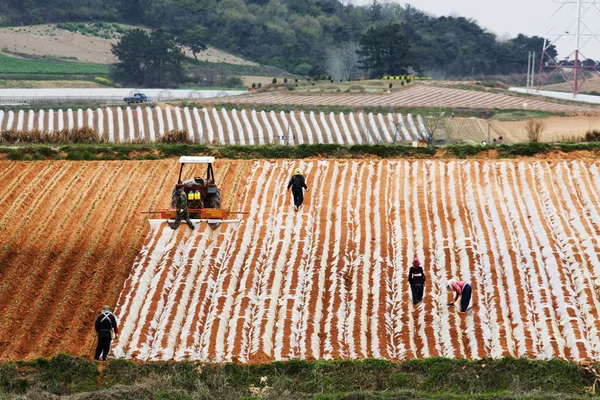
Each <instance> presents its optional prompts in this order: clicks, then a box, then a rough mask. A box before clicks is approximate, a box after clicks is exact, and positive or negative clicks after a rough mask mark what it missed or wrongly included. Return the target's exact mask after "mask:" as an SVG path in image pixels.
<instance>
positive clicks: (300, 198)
mask: <svg viewBox="0 0 600 400" xmlns="http://www.w3.org/2000/svg"><path fill="white" fill-rule="evenodd" d="M292 194H293V195H294V205H295V206H296V207H300V206H301V205H302V203H303V202H304V193H303V192H302V189H300V190H295V189H292Z"/></svg>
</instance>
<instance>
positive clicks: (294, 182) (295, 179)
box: [287, 168, 308, 211]
mask: <svg viewBox="0 0 600 400" xmlns="http://www.w3.org/2000/svg"><path fill="white" fill-rule="evenodd" d="M290 188H292V194H293V195H294V209H295V210H296V211H298V209H300V207H302V203H303V202H304V193H303V192H302V190H303V189H306V190H308V187H307V186H306V181H305V180H304V176H303V175H302V171H300V168H296V171H294V175H292V179H290V183H288V187H287V190H290Z"/></svg>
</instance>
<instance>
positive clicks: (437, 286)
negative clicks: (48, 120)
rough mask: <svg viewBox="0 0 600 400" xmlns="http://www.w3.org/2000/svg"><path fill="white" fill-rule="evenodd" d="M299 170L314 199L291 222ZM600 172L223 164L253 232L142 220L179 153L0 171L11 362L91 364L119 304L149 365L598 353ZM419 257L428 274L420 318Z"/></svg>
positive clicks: (230, 196) (130, 345) (128, 340)
mask: <svg viewBox="0 0 600 400" xmlns="http://www.w3.org/2000/svg"><path fill="white" fill-rule="evenodd" d="M297 167H300V168H302V170H303V171H304V172H305V174H306V176H307V177H308V184H309V187H310V189H311V191H310V192H308V193H307V196H306V202H305V207H304V208H303V209H301V210H300V211H299V212H298V213H294V212H293V211H292V209H291V206H290V202H291V199H290V197H289V194H288V193H287V192H286V191H285V183H286V182H287V180H288V178H289V175H290V171H293V170H294V169H295V168H297ZM599 168H600V164H599V163H598V162H597V161H595V160H582V159H579V160H575V161H569V160H567V159H562V160H560V159H559V160H552V161H545V160H544V161H542V160H517V161H507V160H502V161H464V160H462V161H433V160H422V161H410V160H387V161H386V160H383V161H378V160H366V161H359V160H354V161H353V160H329V161H326V160H305V161H301V162H298V161H292V160H282V161H278V162H270V161H253V160H247V161H228V160H219V161H218V162H217V164H216V171H217V180H218V181H219V182H221V187H222V191H223V194H224V205H225V207H226V208H229V207H231V209H233V210H242V211H246V212H248V214H247V215H244V216H243V218H244V221H243V222H242V223H241V224H240V225H239V226H234V225H228V226H222V227H221V228H219V230H217V231H214V232H213V231H211V230H210V229H208V228H207V227H206V226H202V227H199V228H198V229H196V230H195V231H194V232H192V231H190V230H189V229H187V228H185V227H182V228H181V229H180V230H179V231H177V232H172V231H171V230H170V229H168V228H166V227H165V226H164V224H162V225H161V224H155V225H153V226H152V227H151V226H150V225H149V224H148V223H147V222H146V221H145V215H143V214H141V213H138V212H140V211H143V210H147V209H149V208H160V207H161V206H165V205H166V204H168V203H169V198H170V191H171V186H172V183H173V182H174V180H175V179H176V177H177V173H178V168H177V166H176V163H175V162H174V160H164V161H126V162H119V161H115V162H102V163H89V162H88V163H85V162H65V161H44V162H28V163H25V162H7V161H2V162H0V171H1V172H0V184H1V185H2V187H4V188H6V189H5V190H4V191H3V193H2V195H1V196H0V206H1V209H2V214H1V215H0V223H1V227H0V240H1V241H2V243H4V246H3V248H2V249H1V253H0V262H1V263H2V265H3V266H4V267H3V268H2V270H0V294H1V296H2V298H3V299H4V301H2V302H0V311H1V312H2V315H4V316H5V319H4V323H2V324H1V325H0V358H1V359H4V360H7V359H22V358H26V359H30V358H35V357H37V356H40V355H44V356H51V355H54V354H56V353H57V352H58V351H65V352H67V353H69V354H76V355H89V352H90V348H91V346H92V345H93V340H94V338H93V333H92V330H91V329H90V324H91V321H92V320H93V318H94V316H95V312H96V310H98V309H99V308H100V307H101V306H102V305H103V304H105V303H109V304H112V305H116V306H117V308H116V313H117V315H118V316H119V318H120V320H121V327H122V332H121V335H120V337H119V339H118V342H117V344H116V347H115V351H116V352H117V354H119V355H121V356H126V357H129V358H135V359H139V360H162V359H191V360H205V361H240V362H250V363H256V362H264V361H270V360H285V359H290V358H300V359H331V358H340V357H342V358H365V357H381V358H386V359H391V360H399V359H407V358H408V359H411V358H415V357H419V358H420V357H434V356H445V357H451V358H481V357H501V356H508V355H510V356H513V357H521V356H523V357H529V358H543V359H546V358H551V357H557V358H564V359H569V360H598V359H599V358H600V350H599V349H600V342H599V339H598V335H597V332H598V327H599V326H600V299H599V297H598V291H597V282H598V280H599V279H600V260H599V259H598V256H597V254H598V252H599V250H600V248H599V246H598V243H597V242H596V241H595V240H594V239H593V238H594V237H595V235H597V229H598V226H599V225H600V222H599V221H598V218H597V215H598V213H599V212H600V186H598V182H600V180H599V179H598V176H599V174H600V169H599ZM198 171H200V170H198ZM194 174H197V173H193V172H190V175H194ZM242 249H243V250H242ZM414 256H418V257H419V258H420V260H421V261H422V263H423V265H424V267H425V271H426V273H427V276H428V279H429V280H428V284H427V288H426V297H425V301H424V303H423V305H421V306H419V307H418V309H415V307H414V306H413V305H412V303H411V302H410V301H409V299H408V297H407V294H406V291H407V283H406V270H407V265H408V263H409V262H410V260H412V258H413V257H414ZM452 277H459V278H463V279H467V280H469V281H470V282H471V283H472V284H473V286H474V298H473V308H472V311H470V312H469V313H467V314H464V315H460V314H458V313H456V310H455V309H452V308H448V307H447V303H448V301H449V297H448V293H447V290H446V289H445V287H444V285H445V282H446V280H447V279H449V278H452ZM15 326H18V327H19V329H18V330H15V329H14V327H15Z"/></svg>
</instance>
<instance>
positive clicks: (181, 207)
mask: <svg viewBox="0 0 600 400" xmlns="http://www.w3.org/2000/svg"><path fill="white" fill-rule="evenodd" d="M177 193H178V194H179V196H178V197H177V218H176V219H175V222H174V223H173V225H172V226H171V228H173V229H177V228H179V225H180V224H181V220H184V221H185V222H187V224H188V226H189V227H190V228H191V229H192V230H194V224H193V223H192V221H190V216H189V214H188V205H187V194H186V193H185V192H184V191H183V186H179V187H178V188H177Z"/></svg>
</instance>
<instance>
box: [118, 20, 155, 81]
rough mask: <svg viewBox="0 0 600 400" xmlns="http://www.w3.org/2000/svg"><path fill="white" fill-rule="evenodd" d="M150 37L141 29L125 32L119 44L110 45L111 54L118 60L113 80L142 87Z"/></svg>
mask: <svg viewBox="0 0 600 400" xmlns="http://www.w3.org/2000/svg"><path fill="white" fill-rule="evenodd" d="M149 47H150V36H149V35H148V33H147V32H146V31H144V30H142V29H131V30H128V31H127V32H125V34H124V35H123V37H122V38H121V40H120V41H119V43H117V44H113V45H112V53H113V54H114V56H115V57H117V58H118V59H119V62H118V63H117V64H116V65H115V70H116V74H115V76H114V78H115V79H116V80H118V81H121V82H125V83H133V84H135V85H143V84H144V82H145V77H146V66H147V61H148V57H147V54H146V53H147V52H148V48H149Z"/></svg>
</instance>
